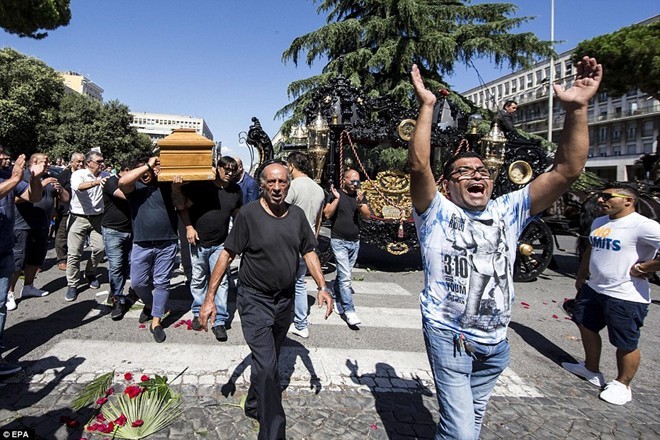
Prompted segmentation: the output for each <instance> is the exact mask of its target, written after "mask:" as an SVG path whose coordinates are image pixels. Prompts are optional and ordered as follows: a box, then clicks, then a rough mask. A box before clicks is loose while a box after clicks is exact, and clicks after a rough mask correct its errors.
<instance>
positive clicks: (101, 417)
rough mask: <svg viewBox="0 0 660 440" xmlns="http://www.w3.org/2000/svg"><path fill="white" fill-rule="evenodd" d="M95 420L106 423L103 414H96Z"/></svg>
mask: <svg viewBox="0 0 660 440" xmlns="http://www.w3.org/2000/svg"><path fill="white" fill-rule="evenodd" d="M96 420H98V421H99V422H105V421H106V420H105V416H104V415H103V414H101V413H98V414H97V416H96Z"/></svg>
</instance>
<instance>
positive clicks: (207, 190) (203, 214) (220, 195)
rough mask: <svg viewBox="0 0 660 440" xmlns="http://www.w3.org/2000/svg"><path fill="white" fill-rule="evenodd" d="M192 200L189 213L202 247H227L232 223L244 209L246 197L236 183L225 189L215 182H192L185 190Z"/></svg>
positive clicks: (183, 188) (184, 187)
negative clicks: (237, 213)
mask: <svg viewBox="0 0 660 440" xmlns="http://www.w3.org/2000/svg"><path fill="white" fill-rule="evenodd" d="M182 191H183V193H184V194H185V195H186V197H188V199H190V201H191V202H192V206H191V207H190V208H189V209H188V212H189V214H190V220H191V221H192V224H193V226H194V227H195V230H196V231H197V235H199V244H200V245H201V246H216V245H220V244H222V243H224V241H225V239H226V238H227V232H228V231H229V219H230V218H231V213H232V212H233V211H234V210H235V209H239V208H240V207H241V206H243V193H242V192H241V188H240V187H239V186H238V185H237V184H236V183H234V182H230V183H229V185H227V187H226V188H221V187H219V186H217V185H216V184H215V183H214V182H212V181H208V180H207V181H200V182H190V183H188V184H187V185H184V186H183V187H182Z"/></svg>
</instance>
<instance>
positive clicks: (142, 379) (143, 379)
mask: <svg viewBox="0 0 660 440" xmlns="http://www.w3.org/2000/svg"><path fill="white" fill-rule="evenodd" d="M140 380H141V381H142V382H146V381H148V380H149V376H147V375H146V374H143V375H142V377H141V378H140Z"/></svg>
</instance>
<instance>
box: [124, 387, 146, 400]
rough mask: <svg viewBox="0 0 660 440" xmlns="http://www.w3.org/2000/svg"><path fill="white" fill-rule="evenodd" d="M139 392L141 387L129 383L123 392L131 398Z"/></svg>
mask: <svg viewBox="0 0 660 440" xmlns="http://www.w3.org/2000/svg"><path fill="white" fill-rule="evenodd" d="M141 392H142V388H140V387H139V386H137V385H131V386H129V387H126V389H125V390H124V394H127V395H128V397H130V398H131V399H133V398H134V397H136V396H137V395H138V394H140V393H141Z"/></svg>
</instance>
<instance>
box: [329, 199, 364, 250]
mask: <svg viewBox="0 0 660 440" xmlns="http://www.w3.org/2000/svg"><path fill="white" fill-rule="evenodd" d="M337 191H339V205H337V210H336V211H335V213H334V214H333V215H332V217H330V222H331V224H332V225H331V230H330V237H331V238H339V239H341V240H349V241H358V240H359V239H360V223H359V221H360V219H359V215H360V214H359V212H358V207H357V201H356V198H357V193H353V194H346V193H345V192H344V190H342V189H338V190H337ZM334 199H335V196H334V195H333V194H332V193H330V195H329V196H328V200H327V201H326V203H330V202H332V201H333V200H334Z"/></svg>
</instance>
